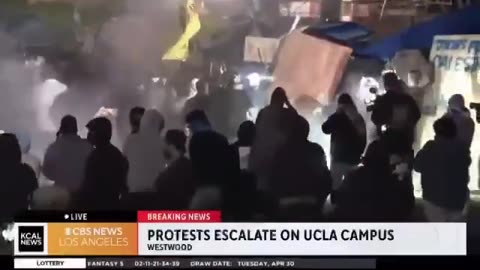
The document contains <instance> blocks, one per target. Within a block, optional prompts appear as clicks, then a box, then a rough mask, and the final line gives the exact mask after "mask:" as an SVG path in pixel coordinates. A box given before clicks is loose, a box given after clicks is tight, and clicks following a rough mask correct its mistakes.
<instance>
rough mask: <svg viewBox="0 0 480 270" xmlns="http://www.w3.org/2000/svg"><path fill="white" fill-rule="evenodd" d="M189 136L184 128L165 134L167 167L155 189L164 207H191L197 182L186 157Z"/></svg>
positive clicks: (158, 179) (157, 181)
mask: <svg viewBox="0 0 480 270" xmlns="http://www.w3.org/2000/svg"><path fill="white" fill-rule="evenodd" d="M186 143H187V136H186V135H185V132H184V131H182V130H169V131H167V134H166V135H165V149H164V156H165V160H166V161H167V164H168V165H167V168H166V169H165V170H164V171H162V172H161V173H160V174H159V176H158V177H157V179H156V181H155V190H156V192H157V194H158V199H159V201H160V204H159V206H160V207H162V209H178V210H181V209H186V208H188V207H189V204H190V201H191V199H192V196H193V193H194V192H195V185H196V182H195V180H194V176H193V169H192V164H191V162H190V160H189V159H188V158H187V157H186V151H187V150H186Z"/></svg>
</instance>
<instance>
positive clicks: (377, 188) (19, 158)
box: [0, 73, 474, 222]
mask: <svg viewBox="0 0 480 270" xmlns="http://www.w3.org/2000/svg"><path fill="white" fill-rule="evenodd" d="M383 83H384V86H385V89H386V94H384V95H382V96H379V97H378V98H377V100H376V101H375V104H374V107H373V111H372V113H371V120H372V121H373V123H374V124H375V126H377V127H378V138H377V139H376V140H374V141H373V142H371V143H370V144H369V145H368V146H367V128H366V122H365V119H364V117H363V116H362V115H361V114H360V113H359V112H358V110H357V108H356V106H355V103H354V101H353V100H352V98H351V97H350V96H349V95H348V94H341V95H340V96H339V97H338V104H337V109H336V111H335V112H334V113H333V114H332V115H330V116H329V117H328V119H327V120H326V121H325V122H324V123H323V125H322V130H323V132H324V133H325V134H328V135H330V136H331V147H330V153H329V154H330V164H327V163H328V162H327V156H326V155H327V154H326V153H325V151H324V150H323V148H322V147H321V146H320V145H319V144H316V143H313V142H310V141H309V140H308V135H309V132H310V126H309V123H308V121H307V120H306V119H305V118H304V117H302V116H301V115H300V114H299V113H298V112H297V111H296V109H295V108H293V106H292V105H291V104H290V103H289V100H288V98H287V96H286V94H285V91H284V90H283V89H281V88H277V89H275V90H274V91H273V93H272V96H271V101H270V104H269V105H268V106H266V107H265V108H263V109H262V110H261V111H260V113H259V114H258V117H257V120H256V122H255V123H253V122H251V121H245V122H243V123H242V124H241V125H240V126H239V129H238V133H237V141H236V142H235V143H233V144H229V141H228V140H227V138H226V137H225V136H223V135H222V134H220V133H219V132H217V131H215V130H214V128H213V127H212V125H211V122H210V120H209V117H207V114H206V113H205V112H204V111H202V110H193V111H191V112H189V113H188V114H186V116H185V126H186V129H185V130H179V129H172V130H168V131H166V132H164V127H165V121H168V119H167V120H166V119H164V117H163V116H162V114H161V113H160V112H159V111H157V110H154V109H151V110H145V109H143V108H140V107H136V108H133V109H132V110H131V111H130V124H131V134H130V135H129V136H128V137H127V138H126V140H125V142H124V145H123V149H122V150H119V149H118V148H116V147H115V146H114V145H112V143H111V137H112V123H111V122H110V120H108V119H107V118H104V117H98V118H95V119H93V120H91V121H90V122H89V123H88V124H87V126H86V127H87V129H88V135H87V138H86V139H83V138H81V137H80V136H79V135H78V127H77V121H76V118H75V117H74V116H71V115H67V116H65V117H63V119H62V120H61V123H60V128H59V131H58V133H57V137H56V140H55V141H54V142H53V143H52V144H51V145H50V146H49V147H48V149H47V151H46V153H45V156H44V159H43V164H41V165H40V163H39V162H38V161H36V160H35V159H33V158H31V157H30V156H29V155H28V143H25V142H23V140H22V136H21V134H2V135H0V159H1V160H0V171H1V172H0V173H1V174H2V177H3V183H4V188H2V190H1V195H0V201H1V203H0V205H1V208H0V211H1V217H2V218H3V219H4V220H9V219H12V217H13V216H14V215H15V214H16V213H18V212H20V211H23V210H26V209H37V210H66V209H73V210H133V209H135V210H138V209H176V210H181V209H206V210H207V209H208V210H213V209H219V210H222V213H223V218H224V219H225V220H234V221H256V220H258V221H298V222H300V221H302V222H305V221H307V222H308V221H325V220H333V221H379V222H380V221H412V220H414V217H413V211H414V208H415V197H414V189H413V184H412V170H415V171H417V172H419V173H420V174H421V183H422V189H423V199H424V213H425V217H426V218H427V220H429V221H437V222H441V221H457V220H460V219H462V218H463V217H464V215H463V210H464V208H465V205H466V204H467V202H468V199H469V190H468V182H469V166H470V163H471V159H470V150H469V149H470V145H471V143H472V138H473V133H474V122H473V120H472V119H471V117H470V114H469V111H468V109H466V108H465V104H464V100H463V97H462V96H460V95H455V96H453V97H452V98H451V99H450V101H449V108H448V112H447V113H446V114H445V115H444V116H442V117H441V118H440V119H438V120H437V121H435V123H434V126H433V127H434V131H435V138H432V140H430V141H428V142H427V143H426V144H425V145H424V146H423V147H422V148H421V149H420V150H419V151H417V153H415V151H414V143H415V137H416V136H415V134H416V125H417V122H418V121H419V119H420V118H421V113H420V109H419V106H418V104H417V102H418V101H416V100H415V99H414V98H413V97H412V96H411V95H409V94H408V93H407V92H406V91H405V89H404V88H403V84H402V82H401V81H400V80H399V79H398V77H397V76H396V75H395V74H394V73H387V74H385V75H384V77H383ZM26 144H27V145H26ZM22 154H23V155H22ZM40 174H43V175H44V176H45V177H47V178H48V179H50V180H52V181H53V182H54V185H53V186H49V187H40V188H39V186H38V181H37V179H38V178H39V176H40ZM328 197H330V200H328ZM327 201H328V202H329V204H331V206H332V207H331V208H330V209H331V211H329V212H328V213H327V212H326V211H325V205H326V202H327Z"/></svg>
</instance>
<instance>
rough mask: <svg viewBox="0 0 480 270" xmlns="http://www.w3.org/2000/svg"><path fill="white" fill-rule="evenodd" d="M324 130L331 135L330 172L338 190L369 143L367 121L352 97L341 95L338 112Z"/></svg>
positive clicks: (324, 125) (324, 126) (334, 186)
mask: <svg viewBox="0 0 480 270" xmlns="http://www.w3.org/2000/svg"><path fill="white" fill-rule="evenodd" d="M322 130H323V132H324V133H325V134H330V155H331V163H330V172H331V173H332V178H333V190H336V189H337V188H339V187H340V184H341V183H342V180H343V177H344V176H345V175H346V174H347V173H348V172H349V171H351V170H352V169H354V168H355V166H357V165H358V163H359V162H360V158H361V156H362V154H363V151H364V150H365V146H366V143H367V131H366V130H367V129H366V125H365V121H364V120H363V117H362V116H361V115H360V114H359V113H358V111H357V108H356V106H355V104H354V102H353V100H352V98H351V97H350V95H348V94H342V95H340V97H339V98H338V106H337V111H336V112H335V113H334V114H332V115H331V116H330V117H329V118H328V119H327V121H326V122H325V123H323V125H322ZM333 201H334V199H333Z"/></svg>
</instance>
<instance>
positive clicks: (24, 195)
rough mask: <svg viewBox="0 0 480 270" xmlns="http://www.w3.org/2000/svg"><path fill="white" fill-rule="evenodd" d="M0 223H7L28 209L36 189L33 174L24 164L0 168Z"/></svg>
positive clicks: (35, 180)
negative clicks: (0, 177)
mask: <svg viewBox="0 0 480 270" xmlns="http://www.w3.org/2000/svg"><path fill="white" fill-rule="evenodd" d="M0 174H1V176H2V185H3V188H2V189H1V191H0V205H2V207H0V221H7V220H10V219H11V218H13V217H14V215H16V214H19V213H21V212H23V211H26V210H27V209H28V205H29V202H30V198H31V195H32V193H33V191H35V190H36V189H37V188H38V182H37V178H36V177H35V172H34V171H33V170H32V168H30V166H28V165H26V164H16V165H12V166H10V167H9V168H0Z"/></svg>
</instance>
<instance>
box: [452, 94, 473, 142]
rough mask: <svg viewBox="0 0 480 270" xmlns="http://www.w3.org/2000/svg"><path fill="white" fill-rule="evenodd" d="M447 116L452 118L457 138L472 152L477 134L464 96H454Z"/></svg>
mask: <svg viewBox="0 0 480 270" xmlns="http://www.w3.org/2000/svg"><path fill="white" fill-rule="evenodd" d="M445 116H447V117H450V118H451V119H452V120H453V122H454V123H455V127H456V130H457V133H456V134H457V135H456V138H457V139H458V140H459V141H460V142H462V143H463V144H464V145H465V146H466V147H467V148H468V150H470V147H471V145H472V141H473V135H474V133H475V122H474V121H473V119H472V117H471V115H470V111H469V110H468V109H467V108H466V107H465V99H464V98H463V96H462V95H459V94H457V95H453V96H452V97H451V98H450V99H449V100H448V108H447V113H446V114H445Z"/></svg>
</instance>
